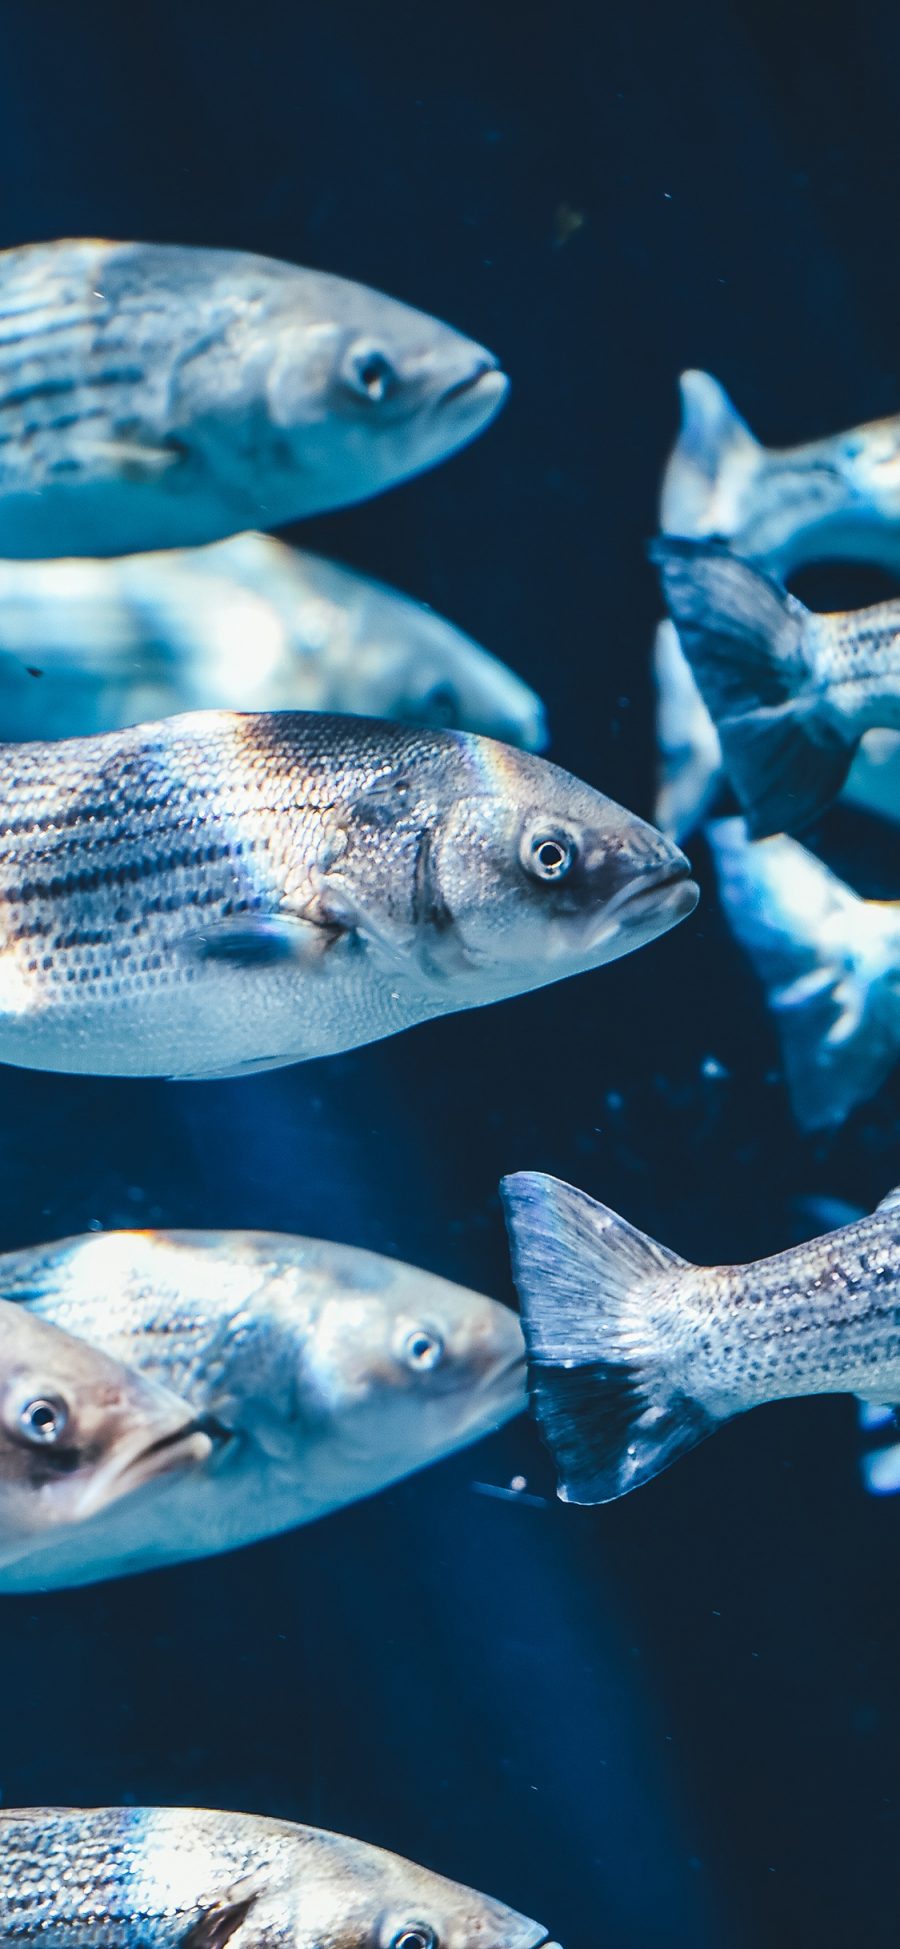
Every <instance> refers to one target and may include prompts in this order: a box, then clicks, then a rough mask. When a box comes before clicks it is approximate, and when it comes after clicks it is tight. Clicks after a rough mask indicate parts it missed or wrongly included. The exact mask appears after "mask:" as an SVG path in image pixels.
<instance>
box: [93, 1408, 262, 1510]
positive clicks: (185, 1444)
mask: <svg viewBox="0 0 900 1949" xmlns="http://www.w3.org/2000/svg"><path fill="white" fill-rule="evenodd" d="M168 1422H169V1425H168V1426H167V1427H166V1428H165V1430H164V1432H162V1433H160V1434H157V1435H155V1436H154V1437H153V1438H152V1439H151V1440H149V1441H148V1439H147V1429H146V1427H144V1428H142V1429H141V1430H140V1432H139V1434H138V1435H136V1436H135V1437H134V1438H133V1439H132V1440H131V1441H128V1442H122V1443H121V1444H120V1445H119V1446H118V1448H116V1449H115V1450H114V1451H113V1453H112V1455H111V1456H110V1458H109V1460H108V1461H107V1462H106V1463H105V1464H104V1466H103V1467H102V1468H99V1469H97V1470H96V1471H95V1472H94V1474H93V1475H92V1477H91V1479H90V1481H89V1482H88V1483H87V1485H86V1487H85V1489H84V1491H83V1493H82V1495H81V1496H80V1497H79V1501H78V1512H77V1513H78V1518H79V1520H80V1521H82V1522H84V1521H86V1520H87V1518H88V1517H90V1516H96V1515H98V1514H99V1513H100V1511H101V1510H104V1509H108V1508H109V1507H110V1505H111V1504H112V1503H114V1502H119V1501H120V1500H121V1499H122V1497H123V1496H128V1495H132V1494H133V1493H134V1492H135V1490H137V1489H142V1488H144V1487H146V1486H147V1485H148V1484H149V1483H152V1482H157V1481H159V1480H160V1479H161V1478H162V1477H163V1476H167V1475H174V1474H180V1473H187V1472H188V1471H191V1470H194V1469H198V1468H203V1467H205V1466H206V1464H208V1463H209V1461H210V1460H211V1458H212V1455H213V1453H214V1450H215V1448H216V1446H217V1444H218V1442H219V1441H220V1440H221V1439H222V1438H224V1436H225V1432H226V1431H225V1430H221V1431H220V1430H219V1427H218V1424H217V1423H215V1422H213V1421H212V1420H211V1418H210V1417H209V1416H196V1415H189V1414H187V1413H185V1416H184V1419H183V1420H181V1421H177V1422H176V1423H175V1424H174V1425H173V1424H172V1420H171V1416H169V1417H168Z"/></svg>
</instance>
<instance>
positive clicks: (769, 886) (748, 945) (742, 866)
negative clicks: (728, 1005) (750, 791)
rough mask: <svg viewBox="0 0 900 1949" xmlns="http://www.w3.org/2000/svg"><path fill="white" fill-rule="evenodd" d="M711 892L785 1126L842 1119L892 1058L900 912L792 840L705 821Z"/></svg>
mask: <svg viewBox="0 0 900 1949" xmlns="http://www.w3.org/2000/svg"><path fill="white" fill-rule="evenodd" d="M708 837H709V842H710V846H711V848H712V852H713V858H714V861H715V866H716V875H717V879H718V885H719V896H720V899H721V901H722V905H723V907H724V909H725V913H726V916H727V918H728V921H729V923H730V925H731V927H732V929H733V931H734V933H735V934H736V936H737V938H738V940H739V941H740V942H741V945H742V946H743V947H744V948H745V949H746V951H747V953H748V954H749V956H750V959H751V961H752V962H753V964H754V967H755V968H756V971H757V974H758V975H759V977H760V980H761V981H762V983H763V986H764V988H765V990H766V996H767V1000H768V1003H769V1006H770V1008H771V1009H772V1011H773V1014H774V1015H775V1018H776V1022H777V1026H778V1033H779V1038H780V1041H781V1049H782V1056H783V1059H784V1067H785V1074H786V1078H787V1085H788V1090H789V1092H790V1097H791V1103H792V1105H793V1109H794V1114H795V1116H796V1118H797V1122H798V1123H799V1124H800V1125H801V1126H802V1128H803V1129H804V1130H822V1129H826V1128H827V1127H828V1126H829V1125H831V1126H835V1125H837V1124H840V1123H843V1122H844V1120H845V1118H847V1117H848V1116H849V1115H850V1112H851V1111H852V1110H854V1109H855V1108H856V1107H857V1105H858V1104H860V1103H865V1102H867V1101H868V1099H869V1097H871V1096H874V1094H875V1092H876V1090H877V1089H879V1088H880V1086H881V1084H882V1083H883V1082H884V1080H885V1078H886V1077H887V1076H888V1075H889V1073H890V1071H891V1069H892V1068H893V1066H894V1064H895V1063H896V1062H897V1061H898V1060H900V1004H898V1001H897V997H896V991H895V988H894V986H893V984H892V979H891V976H892V972H893V976H894V981H896V970H897V968H898V966H900V910H898V909H897V908H895V907H892V906H890V905H888V904H887V903H885V902H882V901H877V900H861V899H860V898H859V895H858V894H856V893H854V892H853V890H852V888H851V887H848V886H845V885H844V883H843V881H842V880H839V879H838V878H837V877H836V875H835V874H834V873H831V872H829V869H828V867H827V866H823V864H822V862H821V860H818V859H816V857H815V854H813V853H810V852H807V851H806V849H805V847H803V846H800V845H798V844H797V841H796V840H794V839H786V838H783V837H782V838H778V839H766V840H763V841H762V842H761V843H760V844H759V845H751V844H749V843H748V840H747V837H746V834H745V832H744V827H743V823H742V821H741V820H740V819H725V820H723V821H722V822H721V823H720V824H717V825H714V826H711V827H710V828H709V834H708Z"/></svg>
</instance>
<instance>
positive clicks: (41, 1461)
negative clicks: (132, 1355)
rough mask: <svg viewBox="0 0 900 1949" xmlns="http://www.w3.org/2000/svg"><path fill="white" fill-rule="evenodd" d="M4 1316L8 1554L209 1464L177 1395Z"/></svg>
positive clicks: (0, 1473) (3, 1507)
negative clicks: (13, 1545) (15, 1545)
mask: <svg viewBox="0 0 900 1949" xmlns="http://www.w3.org/2000/svg"><path fill="white" fill-rule="evenodd" d="M0 1313H2V1342H0V1549H2V1548H3V1547H5V1546H6V1545H7V1544H8V1543H9V1542H15V1541H16V1540H17V1539H19V1540H25V1539H26V1538H30V1539H32V1541H34V1540H36V1539H39V1538H40V1537H41V1536H42V1535H44V1534H45V1533H46V1532H48V1531H50V1530H53V1529H56V1528H59V1527H64V1526H67V1525H70V1524H76V1523H82V1522H86V1521H87V1520H88V1518H90V1517H93V1516H97V1515H99V1514H100V1513H101V1512H102V1511H104V1510H105V1509H107V1508H108V1507H110V1506H111V1505H112V1504H113V1503H115V1502H118V1501H119V1500H120V1499H121V1498H122V1497H124V1496H127V1495H131V1494H133V1493H134V1492H136V1491H138V1490H143V1489H145V1488H147V1487H148V1486H149V1485H150V1484H152V1483H155V1482H157V1481H158V1480H159V1479H160V1478H161V1477H162V1476H168V1475H171V1474H172V1473H173V1472H176V1471H186V1470H192V1469H196V1468H199V1467H202V1465H203V1464H204V1463H205V1462H206V1461H207V1460H208V1458H209V1456H210V1454H211V1452H212V1443H211V1441H210V1438H209V1435H208V1434H207V1433H206V1432H204V1430H203V1428H202V1427H201V1426H200V1425H199V1424H198V1422H197V1420H196V1417H195V1415H194V1414H193V1412H192V1410H191V1409H190V1408H188V1407H187V1406H186V1405H185V1403H184V1402H182V1401H180V1400H178V1398H177V1396H176V1395H174V1394H170V1393H169V1392H168V1390H167V1389H165V1388H163V1387H160V1386H159V1385H158V1384H157V1383H156V1382H153V1381H150V1380H147V1379H144V1378H143V1377H142V1376H140V1375H139V1374H137V1373H136V1372H133V1371H132V1370H131V1369H129V1368H127V1367H124V1366H122V1365H121V1364H120V1363H119V1362H118V1361H116V1360H112V1359H110V1358H109V1357H108V1356H107V1355H105V1354H102V1353H100V1352H99V1350H97V1349H96V1348H94V1347H91V1346H89V1345H88V1344H87V1342H86V1341H82V1340H78V1339H76V1338H75V1337H74V1335H72V1334H69V1333H66V1332H64V1331H63V1329H62V1328H61V1327H56V1326H51V1325H50V1323H49V1322H48V1321H46V1320H41V1319H39V1318H37V1317H35V1316H34V1315H33V1314H31V1313H29V1312H27V1311H26V1310H25V1308H23V1307H20V1306H16V1305H14V1304H12V1303H11V1302H2V1304H0Z"/></svg>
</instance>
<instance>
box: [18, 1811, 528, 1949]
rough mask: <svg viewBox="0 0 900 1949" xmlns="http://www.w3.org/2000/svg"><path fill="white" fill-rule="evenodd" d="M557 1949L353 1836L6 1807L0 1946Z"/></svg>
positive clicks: (214, 1816) (199, 1818)
mask: <svg viewBox="0 0 900 1949" xmlns="http://www.w3.org/2000/svg"><path fill="white" fill-rule="evenodd" d="M227 1943H232V1944H233V1949H559V1946H558V1944H551V1943H549V1942H548V1938H547V1931H546V1929H543V1928H541V1926H540V1924H539V1923H538V1922H530V1921H528V1919H527V1917H526V1916H524V1915H518V1914H516V1913H515V1912H514V1911H513V1910H512V1909H510V1908H506V1907H505V1906H504V1904H503V1903H502V1902H495V1901H493V1900H492V1899H491V1897H490V1896H488V1895H479V1894H477V1893H476V1891H475V1890H474V1889H472V1888H463V1887H462V1886H461V1885H460V1884H459V1883H458V1882H454V1881H445V1880H444V1877H443V1875H436V1874H432V1873H431V1871H430V1869H428V1868H420V1867H419V1866H418V1865H417V1864H416V1863H414V1862H412V1861H403V1860H401V1858H400V1856H399V1855H396V1854H387V1853H386V1852H385V1851H384V1849H383V1848H376V1847H370V1846H369V1845H368V1844H367V1843H366V1842H364V1841H352V1840H350V1839H348V1837H347V1836H346V1835H344V1834H327V1833H325V1832H323V1831H322V1829H320V1828H317V1827H300V1826H297V1825H295V1824H294V1823H293V1822H291V1821H285V1820H264V1819H261V1818H260V1817H259V1816H258V1815H256V1814H235V1813H211V1812H208V1811H207V1810H206V1809H205V1808H199V1807H101V1808H95V1809H91V1810H84V1809H81V1808H70V1807H28V1808H10V1809H8V1810H4V1811H3V1812H0V1949H40V1945H42V1944H52V1945H53V1949H75V1945H76V1944H77V1945H78V1949H136V1945H138V1944H140V1945H141V1949H225V1945H226V1944H227Z"/></svg>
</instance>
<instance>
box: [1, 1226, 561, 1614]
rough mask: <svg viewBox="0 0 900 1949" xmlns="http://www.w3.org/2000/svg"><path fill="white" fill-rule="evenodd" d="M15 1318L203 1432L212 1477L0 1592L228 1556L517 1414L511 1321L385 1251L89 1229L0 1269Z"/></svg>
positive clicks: (55, 1544)
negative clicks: (167, 1397) (129, 1381)
mask: <svg viewBox="0 0 900 1949" xmlns="http://www.w3.org/2000/svg"><path fill="white" fill-rule="evenodd" d="M0 1296H2V1300H3V1303H4V1304H5V1306H6V1308H7V1310H9V1311H12V1312H13V1313H14V1314H15V1313H20V1314H21V1316H22V1318H23V1322H25V1323H27V1324H31V1323H33V1324H34V1328H35V1330H36V1331H39V1330H41V1329H43V1331H44V1332H45V1333H47V1334H52V1333H53V1331H54V1329H55V1330H57V1331H63V1332H65V1333H67V1334H74V1335H77V1336H78V1338H79V1339H80V1340H82V1341H84V1342H85V1343H86V1345H87V1346H89V1347H91V1348H96V1349H98V1354H97V1357H98V1359H99V1358H100V1357H101V1355H102V1357H103V1358H105V1359H107V1360H110V1361H114V1362H120V1363H121V1364H122V1366H123V1367H125V1368H126V1369H127V1370H128V1371H129V1372H131V1373H133V1374H135V1375H137V1376H138V1377H139V1379H140V1381H141V1383H145V1384H146V1385H147V1386H148V1387H161V1388H164V1389H165V1390H166V1392H167V1393H168V1394H171V1395H173V1396H177V1398H178V1399H179V1401H181V1402H183V1403H184V1404H185V1412H187V1413H189V1414H190V1415H191V1416H192V1417H193V1418H194V1419H195V1420H196V1421H197V1422H198V1424H200V1425H202V1426H203V1427H204V1428H208V1429H210V1430H213V1431H214V1435H215V1439H214V1441H213V1444H212V1448H211V1451H210V1454H209V1458H208V1466H207V1467H206V1469H205V1470H201V1471H195V1472H194V1474H192V1475H191V1477H190V1478H188V1477H185V1478H184V1479H183V1480H182V1479H178V1480H176V1479H175V1477H173V1478H172V1479H171V1481H170V1482H169V1483H168V1484H167V1486H166V1493H165V1496H161V1495H158V1496H157V1497H156V1498H155V1499H154V1502H153V1504H152V1506H151V1505H150V1504H149V1503H145V1505H144V1506H143V1507H142V1508H139V1509H136V1512H135V1513H136V1518H137V1520H132V1516H131V1512H130V1510H129V1509H128V1508H126V1507H124V1506H123V1507H122V1508H121V1510H115V1509H113V1510H110V1512H109V1515H108V1519H107V1521H106V1522H105V1523H102V1524H101V1523H100V1522H97V1523H95V1524H94V1525H93V1527H92V1531H91V1535H90V1538H89V1539H85V1538H81V1539H77V1538H74V1537H73V1538H72V1539H71V1540H70V1539H68V1538H67V1537H65V1536H62V1537H60V1538H56V1539H55V1538H53V1537H52V1536H51V1537H48V1538H47V1539H46V1547H45V1548H44V1550H43V1552H42V1554H41V1556H40V1558H38V1557H37V1556H32V1557H29V1558H27V1559H23V1561H22V1563H21V1564H17V1563H16V1562H15V1561H12V1560H10V1561H9V1562H8V1563H7V1564H5V1565H0V1591H11V1590H21V1589H29V1590H30V1589H34V1588H40V1589H51V1588H61V1587H64V1586H65V1587H69V1586H71V1585H73V1584H83V1583H94V1582H98V1581H101V1580H103V1579H105V1578H110V1577H121V1576H125V1575H130V1574H133V1573H134V1572H136V1571H141V1570H145V1569H151V1568H158V1567H159V1566H160V1565H162V1564H168V1563H175V1562H182V1561H184V1560H186V1559H188V1558H191V1557H203V1556H210V1555H213V1554H216V1553H218V1552H220V1551H222V1550H231V1549H236V1548H238V1547H239V1546H240V1545H242V1544H246V1543H253V1542H256V1541H258V1540H259V1539H260V1538H261V1537H264V1536H271V1535H274V1534H276V1533H277V1532H279V1531H281V1530H285V1529H291V1528H294V1527H295V1526H297V1525H299V1524H301V1523H308V1522H312V1521H314V1520H315V1519H317V1518H318V1517H321V1516H323V1515H326V1514H327V1513H328V1512H329V1511H331V1510H334V1509H338V1508H342V1507H344V1506H345V1505H346V1504H348V1503H351V1502H355V1501H357V1500H359V1499H360V1498H362V1497H364V1496H370V1495H374V1494H375V1493H376V1492H377V1491H378V1490H380V1489H383V1488H385V1487H386V1486H387V1484H388V1483H391V1482H396V1481H398V1480H399V1479H400V1478H401V1477H402V1476H404V1475H407V1474H409V1473H410V1472H411V1471H412V1470H414V1469H420V1468H424V1467H426V1466H427V1465H429V1464H430V1463H432V1462H435V1461H439V1460H440V1459H441V1458H442V1457H443V1456H445V1455H449V1454H451V1453H452V1452H454V1451H455V1450H457V1449H459V1448H463V1447H465V1446H467V1445H468V1444H469V1443H471V1442H476V1441H479V1440H480V1439H481V1438H482V1437H483V1436H484V1435H485V1434H487V1433H489V1432H490V1431H491V1430H492V1429H494V1428H498V1427H500V1426H501V1425H502V1424H503V1423H504V1422H506V1421H508V1420H510V1419H511V1417H512V1416H514V1415H516V1414H520V1413H522V1412H524V1410H525V1408H526V1406H527V1398H526V1391H525V1345H524V1341H523V1339H522V1329H521V1326H520V1324H519V1320H518V1317H517V1315H516V1314H515V1313H513V1312H512V1311H510V1309H509V1308H508V1307H506V1306H501V1305H500V1304H499V1303H498V1302H497V1301H496V1300H493V1299H488V1298H486V1297H485V1296H484V1295H483V1294H480V1293H475V1292H469V1291H468V1290H467V1289H466V1288H464V1287H462V1286H456V1285H453V1284H451V1283H450V1282H449V1281H448V1280H446V1279H441V1278H438V1277H437V1276H436V1275H435V1274H432V1273H428V1272H423V1271H420V1270H418V1269H417V1268H416V1267H413V1266H408V1265H403V1264H401V1263H399V1262H397V1261H396V1260H393V1259H386V1258H382V1257H381V1256H380V1255H379V1254H378V1253H375V1252H366V1251H362V1250H360V1249H359V1248H357V1247H353V1246H346V1245H334V1244H330V1243H327V1242H324V1241H322V1240H316V1239H306V1238H295V1237H290V1236H284V1235H280V1234H276V1233H265V1232H238V1231H231V1232H227V1231H226V1232H152V1231H150V1232H115V1231H113V1232H92V1233H88V1234H86V1235H85V1236H84V1237H81V1238H71V1239H63V1240H61V1241H57V1242H56V1243H54V1244H51V1245H46V1246H36V1247H29V1248H28V1249H27V1250H25V1251H21V1252H12V1253H6V1254H3V1255H0Z"/></svg>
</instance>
